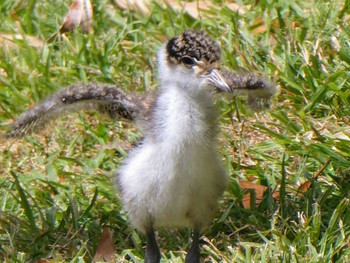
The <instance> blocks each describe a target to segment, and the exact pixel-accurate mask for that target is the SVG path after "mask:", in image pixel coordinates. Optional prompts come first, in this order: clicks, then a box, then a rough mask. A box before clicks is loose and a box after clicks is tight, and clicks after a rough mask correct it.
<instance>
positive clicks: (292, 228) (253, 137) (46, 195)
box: [0, 0, 350, 262]
mask: <svg viewBox="0 0 350 263" xmlns="http://www.w3.org/2000/svg"><path fill="white" fill-rule="evenodd" d="M213 2H216V3H217V6H218V8H216V9H214V8H212V9H210V10H208V11H205V12H202V13H201V16H200V17H198V18H193V17H191V16H190V15H188V14H186V13H181V12H179V11H175V10H174V9H172V8H171V7H170V6H168V7H166V8H164V6H163V5H161V4H157V3H154V4H152V5H151V13H150V14H147V15H144V14H141V13H137V12H133V11H132V10H121V9H120V8H118V7H117V6H116V5H115V4H114V2H113V1H106V0H96V1H94V34H93V35H83V34H82V33H81V32H79V31H76V32H75V33H72V34H69V35H68V40H66V41H62V42H60V43H58V44H57V45H53V44H52V45H46V46H44V48H43V49H38V48H34V47H32V44H33V43H30V42H28V41H19V40H18V41H15V47H12V48H2V49H1V50H0V102H1V103H0V113H1V115H0V125H1V127H2V129H1V130H2V131H5V130H6V125H7V124H8V123H10V122H11V120H13V119H15V118H16V116H18V115H19V114H20V113H22V112H23V111H25V110H26V109H28V108H29V107H31V106H32V105H34V104H35V103H37V102H38V101H40V100H41V99H43V98H45V97H46V96H47V95H48V94H51V93H53V92H54V91H57V90H59V89H60V88H62V87H64V86H66V85H69V84H72V83H75V82H91V81H95V82H108V83H115V84H118V85H119V86H120V87H121V88H122V89H124V90H125V91H126V90H133V91H138V92H145V91H149V90H153V89H155V88H156V87H157V79H156V77H155V72H156V59H155V54H156V50H157V48H158V47H159V46H160V45H161V43H162V41H163V40H164V39H168V38H170V37H172V36H175V35H177V34H179V33H181V32H182V31H183V30H184V29H187V28H199V29H202V30H205V31H206V32H208V33H210V35H212V36H213V37H215V38H217V39H218V41H219V42H220V43H221V46H222V50H223V66H224V67H228V68H231V69H234V70H237V71H251V72H255V73H259V74H262V75H265V76H267V77H269V78H271V79H272V80H273V81H275V82H276V83H277V84H278V85H279V86H280V88H281V93H280V94H279V96H278V97H277V98H276V99H275V100H274V102H273V105H272V109H271V110H269V111H266V112H260V113H253V112H252V111H250V110H249V109H248V108H247V107H246V106H245V103H244V98H230V97H225V98H220V99H218V106H219V108H220V112H221V123H222V125H221V126H222V134H221V137H220V139H221V142H222V143H221V145H222V147H221V149H220V150H221V152H222V156H223V157H224V158H223V161H224V162H225V164H226V168H227V171H228V173H229V175H230V178H231V180H230V184H229V186H228V188H227V191H226V192H225V196H224V199H223V201H222V202H221V204H220V209H219V210H220V211H219V212H218V213H217V217H216V219H215V220H214V222H213V224H212V225H211V226H210V227H209V228H208V229H207V231H206V233H205V236H206V237H205V238H203V242H202V247H203V250H202V254H203V257H204V258H205V262H306V261H307V262H349V261H350V249H349V245H350V238H349V237H350V226H349V222H350V205H349V193H350V169H349V168H350V141H349V137H350V128H349V127H350V121H349V116H350V92H349V90H350V89H349V88H350V87H349V77H350V74H349V66H350V55H349V54H350V46H349V43H350V31H349V27H348V26H347V24H348V22H349V20H350V3H349V1H345V2H344V1H340V0H336V1H332V2H329V3H326V2H324V1H317V0H312V1H306V2H305V1H289V0H284V1H282V0H277V1H255V2H256V4H255V5H254V4H253V1H238V3H239V4H240V5H241V6H242V10H243V11H244V12H243V13H241V12H235V11H232V10H230V9H229V8H228V7H225V5H223V4H220V1H213ZM67 10H68V6H67V4H66V1H59V0H56V1H51V2H45V1H36V0H31V1H14V0H5V1H3V2H2V3H1V4H0V33H2V34H3V33H17V34H21V35H24V36H29V35H31V36H35V37H37V38H38V39H41V40H45V39H47V38H48V37H49V36H51V35H52V34H53V33H54V32H56V31H57V29H58V28H59V25H60V23H61V22H62V19H63V17H64V15H65V13H66V12H67ZM139 138H140V133H139V131H138V130H137V129H136V128H135V127H134V125H132V124H131V123H128V122H125V121H123V120H110V119H108V118H107V117H104V116H100V115H99V114H95V113H81V114H73V115H72V116H67V117H64V118H62V119H60V120H57V121H55V122H54V123H52V124H51V125H49V127H47V128H46V129H44V130H43V131H41V132H40V133H39V134H37V135H31V136H27V137H25V138H23V139H20V140H4V139H3V140H2V141H1V145H0V151H1V155H0V163H1V166H0V174H1V176H0V189H1V191H0V204H1V210H0V240H1V241H0V258H3V259H4V260H5V262H31V261H38V260H40V259H41V260H46V261H45V262H89V261H91V259H92V257H93V255H94V253H95V250H96V246H97V243H98V237H99V236H100V234H101V233H102V228H103V226H109V227H110V228H111V229H112V231H113V233H114V241H115V245H116V248H117V259H116V260H117V262H121V261H123V260H124V261H126V260H130V261H136V262H137V261H139V260H142V259H143V249H144V238H143V237H142V236H140V235H139V234H138V233H137V232H136V231H134V230H133V229H131V228H130V227H129V226H128V223H127V218H126V215H125V213H124V212H123V210H122V207H121V204H120V201H119V199H118V196H117V193H116V191H115V189H114V187H113V184H112V183H111V182H112V181H113V177H114V173H115V171H116V170H117V169H118V166H119V165H120V163H121V161H122V160H123V158H124V157H125V156H126V152H127V150H128V149H129V148H130V147H132V144H133V143H135V142H136V141H137V140H138V139H139ZM328 160H331V162H330V164H329V165H328V166H327V167H326V169H325V170H324V171H323V172H322V174H321V175H320V176H319V178H318V179H317V180H315V179H313V176H314V175H315V173H316V172H317V171H319V169H321V167H322V166H323V165H324V164H325V163H326V162H327V161H328ZM252 178H253V180H254V182H255V183H258V184H261V185H265V186H268V187H269V189H270V191H268V192H267V193H266V194H265V196H264V199H263V201H262V202H261V203H260V204H259V205H257V206H253V207H252V208H251V209H244V208H243V207H242V205H241V201H242V198H243V195H244V193H245V192H244V191H243V190H241V189H240V188H239V185H238V180H239V179H243V180H252ZM308 180H309V181H311V184H312V187H311V188H310V189H308V190H307V191H304V192H302V193H298V188H299V185H300V184H302V183H303V182H305V181H308ZM274 189H279V191H280V195H279V198H278V200H274V199H273V198H272V190H274ZM160 232H161V233H160V235H159V238H160V240H159V242H160V246H161V247H162V249H163V250H162V252H163V258H162V261H163V262H182V260H183V259H184V255H185V252H184V251H186V246H187V245H188V244H189V242H190V233H188V231H186V230H180V231H178V232H177V231H172V230H170V231H165V230H160ZM170 251H172V252H170Z"/></svg>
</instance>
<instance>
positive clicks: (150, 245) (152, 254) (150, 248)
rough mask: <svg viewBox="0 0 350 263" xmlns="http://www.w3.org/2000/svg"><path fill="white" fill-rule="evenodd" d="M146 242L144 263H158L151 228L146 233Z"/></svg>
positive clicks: (157, 251)
mask: <svg viewBox="0 0 350 263" xmlns="http://www.w3.org/2000/svg"><path fill="white" fill-rule="evenodd" d="M146 240H147V243H146V255H145V263H159V261H160V251H159V247H158V244H157V240H156V237H155V235H154V231H153V228H151V229H150V230H149V231H147V233H146Z"/></svg>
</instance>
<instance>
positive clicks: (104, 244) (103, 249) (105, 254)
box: [92, 227, 115, 263]
mask: <svg viewBox="0 0 350 263" xmlns="http://www.w3.org/2000/svg"><path fill="white" fill-rule="evenodd" d="M114 258H115V246H114V242H113V233H112V231H111V230H110V229H109V228H108V227H104V228H103V232H102V235H101V236H100V238H99V240H98V245H97V249H96V254H95V256H94V258H93V259H92V262H93V263H95V262H100V261H112V260H113V259H114Z"/></svg>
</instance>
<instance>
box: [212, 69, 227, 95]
mask: <svg viewBox="0 0 350 263" xmlns="http://www.w3.org/2000/svg"><path fill="white" fill-rule="evenodd" d="M206 78H207V81H208V82H209V83H210V84H211V85H213V86H214V87H215V88H216V89H217V90H218V91H226V92H232V90H231V89H230V87H229V85H228V84H227V83H226V81H225V80H224V78H223V77H222V75H221V73H220V71H219V70H217V69H213V70H212V71H211V72H210V73H209V74H208V75H206Z"/></svg>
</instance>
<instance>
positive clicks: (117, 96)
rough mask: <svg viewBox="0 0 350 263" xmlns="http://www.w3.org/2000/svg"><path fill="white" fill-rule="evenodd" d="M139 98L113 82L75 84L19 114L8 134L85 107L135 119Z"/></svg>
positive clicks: (16, 134) (18, 134)
mask: <svg viewBox="0 0 350 263" xmlns="http://www.w3.org/2000/svg"><path fill="white" fill-rule="evenodd" d="M137 100H138V99H137V98H136V97H133V96H130V95H127V94H125V93H123V92H122V91H121V90H120V89H118V88H117V87H116V86H114V85H109V84H101V83H89V84H75V85H72V86H69V87H67V88H65V89H62V90H60V91H58V92H57V93H55V94H53V95H52V96H50V97H49V98H47V99H45V100H44V101H43V102H42V103H41V104H39V105H38V106H36V107H35V108H33V109H31V110H28V111H26V112H25V113H23V114H22V115H20V116H19V117H18V118H17V120H16V121H15V123H13V124H12V125H11V131H10V132H8V133H7V135H6V136H7V137H21V136H24V135H25V134H28V133H31V132H33V131H35V130H37V129H39V128H42V127H44V126H45V125H46V124H47V123H49V122H50V121H51V120H52V119H54V118H57V117H60V116H62V115H64V114H68V113H71V112H77V111H82V110H98V111H100V112H102V113H107V114H108V115H110V116H111V117H116V116H117V115H119V116H121V117H123V118H126V119H130V120H133V119H134V118H135V115H136V114H137V112H138V111H139V106H137Z"/></svg>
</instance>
